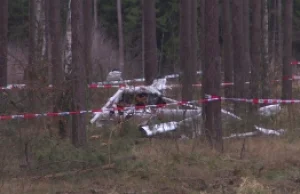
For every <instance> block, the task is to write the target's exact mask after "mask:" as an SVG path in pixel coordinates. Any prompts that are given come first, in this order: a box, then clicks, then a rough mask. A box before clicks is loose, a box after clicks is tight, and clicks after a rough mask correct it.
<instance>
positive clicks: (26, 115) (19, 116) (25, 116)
mask: <svg viewBox="0 0 300 194" xmlns="http://www.w3.org/2000/svg"><path fill="white" fill-rule="evenodd" d="M217 100H219V99H218V98H209V99H201V100H193V101H178V102H176V103H167V104H157V105H146V106H129V107H115V108H108V109H93V110H81V111H70V112H48V113H24V114H15V115H0V121H1V120H14V119H34V118H40V117H58V116H69V115H78V114H86V113H100V112H109V111H124V110H126V109H128V108H130V109H135V110H141V109H145V108H164V107H166V106H170V105H177V106H181V105H188V104H190V103H199V104H200V103H207V102H212V101H217Z"/></svg>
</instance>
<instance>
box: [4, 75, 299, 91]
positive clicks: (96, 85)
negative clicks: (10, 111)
mask: <svg viewBox="0 0 300 194" xmlns="http://www.w3.org/2000/svg"><path fill="white" fill-rule="evenodd" d="M283 79H284V80H300V76H299V75H293V76H292V78H283ZM137 80H139V79H137ZM127 81H129V80H127ZM281 81H282V80H274V81H273V82H281ZM132 82H134V81H132ZM103 83H104V82H103ZM120 83H121V81H120V82H119V81H115V82H111V84H102V83H101V84H100V83H93V84H88V88H90V89H96V88H104V89H109V88H125V87H128V85H126V84H124V82H123V83H122V84H120ZM128 83H129V82H128ZM249 83H250V82H245V84H249ZM233 85H234V83H232V82H223V83H221V86H233ZM141 86H145V85H142V84H140V85H133V86H131V85H130V86H129V87H141ZM167 86H170V87H181V86H182V85H181V84H167ZM192 87H202V84H201V83H196V84H192ZM27 88H30V87H28V86H27V85H26V84H9V85H7V86H6V87H0V91H1V90H16V89H19V90H21V89H27ZM33 88H34V89H35V87H33ZM53 88H54V87H53V85H48V86H46V87H44V88H43V87H42V89H53ZM36 89H41V88H39V87H36Z"/></svg>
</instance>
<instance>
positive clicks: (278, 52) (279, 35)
mask: <svg viewBox="0 0 300 194" xmlns="http://www.w3.org/2000/svg"><path fill="white" fill-rule="evenodd" d="M276 3H277V10H276V13H277V18H276V26H277V32H276V37H275V49H276V51H275V56H276V57H275V64H276V70H279V71H280V70H281V66H282V63H283V59H282V55H283V54H282V51H283V49H282V48H283V36H282V0H276ZM278 67H280V68H278Z"/></svg>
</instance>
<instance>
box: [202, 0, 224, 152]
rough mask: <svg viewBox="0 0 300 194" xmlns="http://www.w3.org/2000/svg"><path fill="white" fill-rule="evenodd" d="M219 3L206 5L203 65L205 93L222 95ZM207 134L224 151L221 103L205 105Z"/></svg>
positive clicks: (210, 2)
mask: <svg viewBox="0 0 300 194" xmlns="http://www.w3.org/2000/svg"><path fill="white" fill-rule="evenodd" d="M218 6H219V3H218V0H209V1H206V3H205V21H206V22H205V52H204V54H205V63H204V65H203V68H204V69H203V71H204V77H203V93H204V94H211V95H217V96H220V95H221V90H220V84H221V68H220V67H221V64H220V45H219V7H218ZM203 107H204V114H203V118H204V122H205V123H204V124H205V134H206V136H207V138H208V140H209V141H210V143H211V145H212V147H213V148H215V149H217V150H218V151H221V152H222V151H223V138H222V136H223V134H222V123H221V101H215V102H210V103H207V104H203Z"/></svg>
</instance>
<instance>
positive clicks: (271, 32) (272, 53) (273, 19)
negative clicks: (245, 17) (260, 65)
mask: <svg viewBox="0 0 300 194" xmlns="http://www.w3.org/2000/svg"><path fill="white" fill-rule="evenodd" d="M276 1H277V0H274V1H271V2H270V9H269V21H270V25H269V29H270V30H269V64H270V70H271V72H274V70H275V69H274V68H275V63H274V62H275V39H276V30H277V22H276V19H277V17H276V11H277V2H276Z"/></svg>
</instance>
